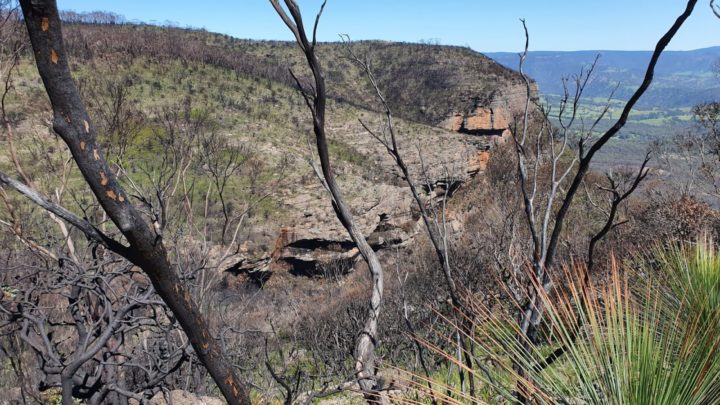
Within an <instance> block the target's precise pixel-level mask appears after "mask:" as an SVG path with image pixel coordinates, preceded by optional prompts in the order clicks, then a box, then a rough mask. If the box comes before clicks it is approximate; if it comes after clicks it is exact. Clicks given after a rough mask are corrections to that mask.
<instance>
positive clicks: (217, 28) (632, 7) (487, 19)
mask: <svg viewBox="0 0 720 405" xmlns="http://www.w3.org/2000/svg"><path fill="white" fill-rule="evenodd" d="M321 2H322V1H321V0H299V4H300V7H301V9H302V10H303V13H304V14H305V16H306V17H305V18H306V19H307V20H312V18H314V14H315V12H316V11H317V9H318V7H319V5H320V4H321ZM58 5H59V7H60V8H61V9H65V10H75V11H92V10H107V11H113V12H116V13H119V14H122V15H124V16H125V17H126V18H128V19H129V20H140V21H145V22H151V21H156V22H164V21H172V22H175V23H177V24H178V25H179V26H183V27H184V26H192V27H197V28H205V29H207V30H209V31H212V32H219V33H224V34H229V35H232V36H235V37H238V38H254V39H282V40H290V39H291V36H290V34H289V32H288V31H287V29H286V28H285V27H284V26H283V24H282V22H281V21H280V19H279V18H278V17H277V15H276V14H275V13H274V11H273V9H272V7H271V6H270V4H269V2H268V1H267V0H205V1H197V0H175V1H170V0H58ZM684 7H685V1H682V0H594V1H589V0H544V1H543V0H493V1H487V0H485V1H483V0H474V1H473V0H443V1H440V0H328V5H327V7H326V11H325V14H324V15H323V20H322V21H321V24H320V29H319V33H318V36H319V37H320V39H321V40H323V41H334V40H337V39H338V34H341V33H342V34H348V35H350V36H351V37H352V39H355V40H359V39H384V40H392V41H409V42H418V41H420V40H433V41H434V40H437V41H439V42H440V43H441V44H445V45H461V46H470V47H471V48H473V49H475V50H477V51H481V52H483V51H484V52H494V51H519V50H520V48H521V47H522V44H523V34H522V28H521V25H520V23H519V21H518V19H519V18H525V19H526V20H527V24H528V27H529V29H530V35H531V45H530V47H531V50H588V49H591V50H596V49H600V50H648V49H652V48H653V47H654V45H655V42H656V41H657V39H658V38H660V36H662V34H663V33H664V32H665V31H666V30H667V29H668V28H669V27H670V25H671V24H672V22H673V21H674V20H675V18H676V17H677V15H679V14H680V12H682V10H683V8H684ZM718 45H720V19H718V18H716V17H715V16H714V15H713V14H712V12H711V10H710V8H709V6H708V0H700V1H699V2H698V5H697V7H696V10H695V13H694V15H693V16H692V17H691V18H690V19H689V20H688V22H687V23H686V25H685V26H684V27H683V29H682V30H681V31H680V33H679V34H678V35H677V36H676V38H675V39H674V40H673V42H672V43H671V44H670V46H669V49H674V50H689V49H697V48H704V47H709V46H718Z"/></svg>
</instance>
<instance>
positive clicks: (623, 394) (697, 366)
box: [402, 243, 720, 405]
mask: <svg viewBox="0 0 720 405" xmlns="http://www.w3.org/2000/svg"><path fill="white" fill-rule="evenodd" d="M650 256H651V260H643V261H641V264H640V265H639V266H637V265H635V266H633V267H632V268H631V267H630V266H624V265H619V264H617V263H613V265H612V266H611V269H610V272H609V275H608V277H605V278H603V280H602V281H600V282H593V281H589V280H588V278H587V277H586V276H585V270H584V268H583V267H582V266H573V267H567V268H566V269H565V271H564V276H565V277H564V279H565V280H566V281H567V282H566V285H564V286H562V287H558V289H557V290H556V291H555V292H554V293H552V295H549V294H543V295H542V296H541V299H542V300H543V303H544V305H545V306H546V307H547V315H546V316H547V318H546V320H547V328H546V329H545V330H544V332H543V339H542V340H543V342H544V343H542V344H533V345H531V347H532V349H531V352H530V353H527V352H525V351H523V350H522V349H520V348H521V346H522V345H521V344H519V343H521V342H518V341H517V336H518V334H517V330H516V328H517V327H516V324H517V322H516V321H515V320H514V319H512V318H511V317H509V316H506V315H504V312H501V311H500V312H499V311H497V310H495V311H491V310H490V309H488V308H487V307H486V306H485V305H483V304H482V303H480V302H477V303H476V310H477V312H476V313H477V316H476V319H475V320H474V321H475V328H474V335H473V336H469V338H471V339H472V341H473V343H474V347H475V348H474V349H473V353H472V354H473V356H475V357H476V359H477V360H478V361H476V362H475V363H476V364H480V365H482V366H480V367H479V368H476V369H473V370H467V369H466V371H469V372H472V373H473V374H474V375H475V377H476V378H477V379H478V380H480V381H482V382H483V388H482V390H481V391H480V392H481V393H482V395H481V396H480V397H479V398H470V397H469V396H468V395H467V393H465V392H463V388H462V387H461V386H460V385H459V384H458V383H457V380H456V379H455V380H454V379H453V378H448V376H447V375H443V376H442V377H441V378H436V377H439V376H433V378H427V377H422V376H419V375H414V374H412V373H407V374H406V376H407V377H408V378H407V380H408V381H407V383H408V384H409V385H410V386H411V387H412V391H414V394H413V395H410V396H411V397H413V398H415V399H414V400H412V401H419V402H420V403H424V402H427V403H430V402H436V401H442V402H444V403H516V402H517V398H525V399H529V401H531V403H539V404H555V403H558V404H618V405H620V404H633V405H635V404H653V405H662V404H668V405H674V404H698V405H700V404H703V405H706V404H720V353H719V352H720V339H719V338H718V331H719V330H720V329H719V328H718V325H720V323H719V322H718V320H720V311H718V308H720V306H719V304H718V303H719V302H720V297H718V291H720V290H719V288H720V255H718V254H717V253H716V251H715V250H714V248H713V247H711V246H710V245H709V244H707V243H699V244H697V245H695V246H681V247H675V248H668V249H665V250H661V251H654V252H652V253H651V255H650ZM447 322H449V323H450V325H451V326H452V321H451V320H449V319H448V320H447ZM455 331H456V333H460V331H461V329H459V328H456V330H455ZM447 339H448V346H450V344H451V341H452V339H453V335H452V334H450V335H447ZM421 342H422V343H423V344H424V345H425V346H426V347H427V348H428V349H429V350H430V351H432V352H434V353H435V354H436V355H439V356H441V357H444V358H445V359H446V361H447V362H448V364H452V365H453V367H454V369H455V370H457V369H458V368H463V367H464V365H463V363H462V362H459V361H457V359H458V356H457V353H454V352H449V351H447V350H443V349H441V348H440V347H439V346H436V345H432V344H430V343H429V342H428V341H424V340H423V341H421ZM514 364H515V365H520V366H522V369H524V370H525V371H526V373H524V374H525V375H524V376H521V375H519V374H518V373H517V372H516V371H515V368H514V367H513V365H514ZM441 381H442V382H441ZM402 396H403V402H407V401H408V400H407V398H408V394H407V392H406V393H403V394H402Z"/></svg>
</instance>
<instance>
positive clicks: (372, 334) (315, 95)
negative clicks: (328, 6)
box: [270, 0, 383, 401]
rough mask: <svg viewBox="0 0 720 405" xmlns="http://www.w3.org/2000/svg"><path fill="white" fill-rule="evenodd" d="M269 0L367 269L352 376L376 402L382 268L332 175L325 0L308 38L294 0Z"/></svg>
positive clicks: (342, 214) (323, 167)
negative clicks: (295, 51) (322, 36)
mask: <svg viewBox="0 0 720 405" xmlns="http://www.w3.org/2000/svg"><path fill="white" fill-rule="evenodd" d="M270 3H271V4H272V5H273V7H274V8H275V11H277V13H278V15H279V16H280V18H282V20H283V22H284V23H285V25H287V27H288V28H289V29H290V31H291V32H292V33H293V35H294V36H295V40H296V42H297V44H298V46H299V47H300V50H301V51H302V52H303V54H304V55H305V59H306V61H307V64H308V67H309V68H310V70H311V72H312V76H313V83H314V85H311V86H309V88H308V87H307V86H303V85H302V83H301V82H300V80H299V79H298V78H297V77H296V76H294V75H293V76H294V77H295V80H296V82H297V85H298V87H299V88H300V90H301V93H302V95H303V97H304V98H305V102H306V104H307V107H308V109H309V110H310V112H311V114H312V119H313V132H314V133H315V144H316V149H317V153H318V157H319V160H320V172H321V174H322V181H323V185H324V186H325V188H326V189H327V190H328V192H329V193H330V196H331V199H332V206H333V209H334V210H335V214H336V215H337V218H338V219H339V220H340V222H341V223H342V224H343V226H344V227H345V229H346V230H347V232H348V234H349V235H350V237H351V238H352V240H353V242H354V243H355V245H356V246H357V248H358V250H359V251H360V255H361V256H362V258H363V259H364V260H365V262H366V263H367V265H368V268H369V270H370V275H371V278H372V293H371V297H370V305H369V307H368V312H367V318H366V320H365V325H364V327H363V329H362V331H361V332H360V333H359V335H358V338H357V341H356V344H355V354H354V355H355V362H356V363H355V372H356V375H355V377H356V379H357V381H358V383H359V384H360V388H361V389H362V391H363V392H364V393H365V395H366V398H367V399H368V400H369V401H378V400H379V399H380V398H379V395H378V394H377V390H378V389H380V388H382V387H380V386H379V384H378V380H377V379H376V367H377V364H376V358H375V349H376V346H377V342H378V318H379V316H380V306H381V303H382V298H383V269H382V266H381V265H380V261H379V260H378V257H377V255H376V254H375V252H374V251H373V249H372V248H371V247H370V244H369V243H368V242H367V239H366V238H365V235H363V233H362V231H361V230H360V228H358V226H357V225H356V223H355V219H354V217H353V215H352V214H351V213H350V209H349V207H348V205H347V203H346V202H345V199H344V197H343V195H342V192H341V190H340V187H339V186H338V184H337V181H336V180H335V174H334V173H333V168H332V165H331V164H330V155H329V152H328V143H327V135H326V132H325V107H326V103H327V94H326V89H325V77H324V75H323V70H322V67H321V66H320V61H319V60H318V58H317V54H316V53H315V46H316V44H317V41H316V39H317V27H318V23H319V22H320V17H321V16H322V12H323V9H324V8H325V3H326V2H323V5H322V7H321V8H320V12H319V13H318V14H317V17H316V18H315V25H314V26H313V30H312V38H311V39H310V38H308V36H307V33H306V31H305V26H304V24H303V19H302V15H301V13H300V8H299V7H298V5H297V3H296V2H295V1H294V0H285V6H286V7H287V11H286V10H285V8H283V6H282V5H281V4H280V1H279V0H270ZM288 13H289V14H288Z"/></svg>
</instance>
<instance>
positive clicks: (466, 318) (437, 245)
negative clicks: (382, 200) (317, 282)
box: [341, 36, 475, 396]
mask: <svg viewBox="0 0 720 405" xmlns="http://www.w3.org/2000/svg"><path fill="white" fill-rule="evenodd" d="M341 38H342V39H343V41H344V42H347V45H348V47H347V53H348V56H349V58H350V60H351V61H353V62H354V63H355V64H356V65H357V66H358V68H359V69H360V70H361V71H362V73H363V74H364V75H365V77H366V78H367V80H368V82H369V84H370V87H371V91H372V93H373V94H374V96H375V98H376V99H377V102H378V104H379V107H380V111H381V112H382V115H383V118H384V119H383V122H382V124H381V125H382V126H381V128H380V129H378V130H374V129H372V128H370V126H369V125H368V124H367V123H366V122H364V121H363V120H362V119H359V122H360V125H362V127H363V128H364V129H365V131H366V132H367V133H368V134H370V136H372V137H373V138H374V139H375V140H376V141H377V142H378V143H380V145H382V147H383V148H385V151H386V152H387V153H388V154H389V155H390V157H391V158H392V160H393V162H395V166H396V167H397V169H398V170H399V171H400V174H401V178H402V179H403V181H404V182H405V184H407V186H408V188H409V190H410V194H411V195H412V198H413V200H414V201H415V205H416V206H417V208H418V211H419V212H420V218H421V219H422V222H423V225H424V226H425V230H426V231H427V235H428V237H429V239H430V243H431V244H432V246H433V250H434V251H435V256H436V257H437V260H438V263H439V264H440V268H441V269H442V274H443V279H444V281H445V287H446V289H447V293H448V295H449V296H450V302H451V304H452V305H453V307H454V308H455V309H457V310H458V311H459V318H460V319H459V320H458V324H459V325H460V327H461V331H460V333H458V340H459V341H460V346H461V347H462V350H461V352H462V353H461V356H462V357H463V361H464V364H465V366H466V367H467V369H468V370H470V369H472V367H473V360H472V349H471V348H470V340H471V339H469V338H470V337H471V336H472V321H471V320H472V314H471V313H470V311H469V309H468V308H467V305H466V304H465V302H464V300H463V298H462V292H461V291H460V289H459V288H458V287H457V285H456V283H455V275H454V274H453V268H452V266H451V265H450V254H449V250H450V245H449V243H450V241H449V235H448V229H447V221H446V211H447V210H446V208H447V207H446V202H447V198H448V193H449V191H450V187H448V188H447V189H446V190H445V195H444V196H443V198H442V203H441V204H439V205H440V208H438V207H436V205H435V204H433V201H430V204H428V201H426V200H425V199H423V197H422V196H421V194H420V191H419V190H418V186H417V185H418V184H419V183H418V180H417V179H415V178H414V176H413V175H412V174H411V173H410V169H409V168H408V165H407V163H406V162H405V159H404V157H403V152H402V151H401V149H400V145H399V143H398V137H397V131H396V128H395V116H394V115H393V112H392V109H391V108H390V104H389V103H388V101H387V98H386V97H385V95H384V94H383V91H382V89H381V88H380V85H379V84H378V81H377V79H376V78H375V75H374V74H373V71H372V69H371V68H370V63H369V62H368V61H367V59H363V58H361V57H360V56H359V55H357V54H355V53H354V52H353V50H352V48H351V46H350V45H351V43H350V38H349V36H342V37H341ZM420 160H421V161H422V154H421V156H420ZM423 166H424V165H423ZM424 169H425V168H424V167H423V174H424V175H425V179H424V180H425V181H426V182H428V183H429V180H428V178H427V171H426V170H424ZM427 186H428V189H432V187H430V184H428V185H427ZM464 376H465V372H464V370H462V369H461V370H460V380H461V382H463V383H464V380H465V378H464ZM467 377H468V385H469V394H470V395H471V396H473V395H475V381H474V376H473V373H467Z"/></svg>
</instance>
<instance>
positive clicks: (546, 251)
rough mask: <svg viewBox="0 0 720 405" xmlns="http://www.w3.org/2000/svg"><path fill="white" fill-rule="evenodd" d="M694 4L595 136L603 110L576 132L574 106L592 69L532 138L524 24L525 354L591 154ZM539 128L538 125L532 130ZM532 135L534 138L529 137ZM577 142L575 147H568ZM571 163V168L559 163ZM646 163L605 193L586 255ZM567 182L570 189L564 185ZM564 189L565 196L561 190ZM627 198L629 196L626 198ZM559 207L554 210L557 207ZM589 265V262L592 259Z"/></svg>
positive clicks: (609, 134)
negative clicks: (543, 168)
mask: <svg viewBox="0 0 720 405" xmlns="http://www.w3.org/2000/svg"><path fill="white" fill-rule="evenodd" d="M696 4H697V0H689V1H688V2H687V5H686V7H685V10H684V11H683V12H682V14H680V16H679V17H678V18H677V19H676V21H675V22H674V23H673V25H672V26H671V27H670V29H669V30H668V31H667V32H666V33H665V34H664V35H663V36H662V37H661V38H660V40H659V41H658V42H657V44H656V46H655V50H654V52H653V54H652V57H651V58H650V62H649V63H648V66H647V69H646V71H645V76H644V78H643V81H642V83H641V84H640V86H639V87H638V89H637V90H636V91H635V93H633V95H632V96H631V97H630V99H629V100H628V102H627V103H626V104H625V107H624V108H623V110H622V113H621V114H620V117H619V118H618V119H617V120H616V121H615V123H614V124H613V125H612V126H611V127H610V128H609V129H607V130H606V131H605V132H603V133H602V134H600V135H599V136H598V135H597V134H596V132H595V129H596V126H597V124H598V123H599V121H600V119H602V118H603V117H604V114H605V112H607V108H606V109H605V110H604V111H603V112H602V113H601V115H600V117H599V118H597V120H596V121H595V122H594V123H593V125H592V126H591V127H590V128H589V130H588V129H583V128H581V129H580V130H576V129H575V123H576V118H577V107H578V104H579V102H580V100H581V98H582V93H583V90H584V88H585V86H586V85H587V81H588V78H589V76H590V74H591V73H592V70H593V67H594V64H593V65H592V67H591V69H590V70H589V71H588V72H586V73H581V74H580V75H579V76H578V77H576V80H575V91H574V92H572V93H568V91H567V86H566V92H565V97H564V98H563V99H562V101H561V105H560V110H559V112H558V122H559V128H558V127H553V126H552V125H551V124H550V120H549V119H548V118H549V113H547V112H545V111H543V112H542V114H541V118H540V123H539V128H536V130H537V133H535V134H531V131H532V125H533V120H532V108H531V105H532V103H533V101H532V98H531V83H530V79H529V78H528V77H527V75H526V74H525V73H524V71H523V66H524V62H525V59H526V57H527V53H528V46H529V36H528V33H527V28H526V26H525V22H524V21H523V27H524V28H525V38H526V41H525V50H524V52H523V53H522V54H521V55H520V67H519V71H520V74H521V76H522V78H523V80H524V82H525V85H526V90H527V94H526V102H525V109H524V113H523V115H522V117H521V118H520V123H519V125H518V126H517V127H516V128H515V130H514V131H513V139H514V144H515V150H516V155H517V158H518V162H517V172H518V175H517V177H518V179H519V183H520V193H521V195H522V199H523V206H524V211H525V219H526V225H527V228H528V230H529V233H530V236H531V239H532V240H531V242H532V243H531V245H532V258H531V264H532V270H533V272H532V275H531V276H532V277H533V279H534V281H533V282H532V283H530V284H531V285H530V287H529V291H528V292H527V300H526V301H527V302H526V303H525V304H524V305H523V308H522V309H521V311H520V315H519V320H518V321H519V331H518V332H519V333H518V343H519V344H520V345H521V346H522V347H524V348H525V349H526V352H527V350H528V348H529V345H532V344H534V343H533V342H535V340H536V335H537V331H538V327H539V325H540V322H541V320H542V314H543V308H542V305H540V302H539V300H538V297H539V295H540V291H539V289H543V290H544V291H545V292H548V291H549V290H550V289H551V287H552V279H551V277H550V273H549V270H550V269H551V267H552V266H553V264H554V260H555V256H556V254H557V249H558V244H559V243H560V238H561V236H562V231H563V225H564V222H565V219H566V217H567V215H568V213H569V211H570V208H571V206H572V203H573V201H574V199H575V196H576V195H577V193H578V191H579V190H580V187H581V186H582V185H583V184H584V180H585V177H586V175H587V174H588V172H589V170H590V166H591V163H592V161H593V158H594V157H595V155H596V154H597V153H598V152H599V151H600V150H601V149H602V148H603V147H604V146H605V145H606V144H607V143H608V142H609V141H610V140H611V139H612V138H613V137H614V136H615V135H617V134H618V132H619V131H620V130H621V129H622V128H623V127H624V126H625V124H626V123H627V121H628V118H629V116H630V112H631V111H632V109H633V108H634V107H635V104H636V103H637V102H638V100H639V99H640V97H642V96H643V94H645V92H646V91H647V89H648V87H649V86H650V84H651V83H652V80H653V75H654V73H655V67H656V65H657V62H658V60H659V58H660V55H661V54H662V52H663V51H664V50H665V48H666V47H667V45H668V44H669V43H670V41H671V40H672V38H673V37H674V36H675V34H676V33H677V32H678V30H679V29H680V27H681V26H682V25H683V23H684V22H685V21H686V20H687V18H688V17H689V16H690V15H691V14H692V12H693V10H694V8H695V5H696ZM536 126H538V125H536ZM533 135H534V136H533ZM574 139H577V144H576V145H575V148H572V147H571V142H574ZM546 155H549V158H548V166H549V168H550V179H549V183H548V185H547V188H545V189H543V188H542V185H540V183H539V181H538V172H539V166H540V163H541V160H542V159H544V158H545V156H546ZM568 157H569V158H570V159H569V160H570V163H569V164H567V163H564V164H565V165H566V166H564V167H563V162H564V161H567V159H568ZM646 164H647V161H645V162H644V163H643V165H642V167H641V169H640V171H639V173H638V175H637V176H636V177H635V179H634V181H633V182H632V184H631V186H630V188H629V189H627V190H626V191H623V192H621V191H619V189H618V188H617V185H616V184H615V185H612V184H611V187H612V190H608V191H609V192H610V193H611V194H612V203H611V209H610V211H609V212H608V215H609V218H608V220H607V222H606V223H605V226H604V227H603V229H601V230H600V232H599V233H598V234H596V235H595V237H593V238H592V240H591V248H590V251H589V254H590V255H592V252H593V248H594V245H595V244H596V243H597V241H598V240H599V238H602V237H603V236H605V234H607V232H608V231H609V230H610V229H611V228H612V227H613V225H614V224H615V222H614V217H615V214H616V213H617V206H618V205H619V204H620V203H621V202H622V201H623V200H625V199H626V198H627V196H628V195H629V194H628V192H629V193H632V191H634V190H635V189H636V188H637V185H638V184H639V182H640V181H642V179H643V178H644V177H645V175H646V172H645V165H646ZM568 179H569V184H568V181H566V180H568ZM563 189H565V190H567V191H565V193H564V194H563V193H562V190H563ZM626 194H627V195H626ZM558 206H559V208H556V207H558ZM590 260H591V259H590ZM516 371H517V372H518V374H519V375H520V376H524V375H525V371H526V370H522V369H516ZM519 391H520V393H519V398H518V399H519V400H521V401H523V402H524V401H525V400H526V399H527V398H526V396H525V394H526V393H523V392H522V391H523V389H522V387H520V390H519Z"/></svg>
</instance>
